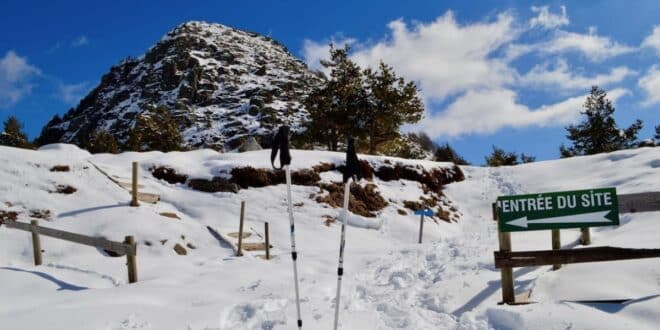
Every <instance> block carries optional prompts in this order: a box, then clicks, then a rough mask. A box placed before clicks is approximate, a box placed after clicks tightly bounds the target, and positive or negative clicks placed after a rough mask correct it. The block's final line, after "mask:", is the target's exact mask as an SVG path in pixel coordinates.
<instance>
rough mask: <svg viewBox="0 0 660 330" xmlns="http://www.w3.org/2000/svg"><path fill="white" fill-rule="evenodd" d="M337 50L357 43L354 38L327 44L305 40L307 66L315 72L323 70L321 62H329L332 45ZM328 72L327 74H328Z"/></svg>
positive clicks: (334, 40) (336, 40)
mask: <svg viewBox="0 0 660 330" xmlns="http://www.w3.org/2000/svg"><path fill="white" fill-rule="evenodd" d="M331 43H332V44H333V45H334V46H335V47H337V48H341V47H344V45H349V46H351V45H353V44H355V43H356V40H355V39H352V38H332V39H330V40H329V41H327V42H322V43H320V42H316V41H313V40H309V39H305V41H304V42H303V49H302V54H303V57H304V58H305V62H306V63H307V65H308V66H309V67H310V68H311V69H314V70H323V69H324V68H323V66H322V65H321V60H327V59H328V58H329V57H330V44H331ZM327 73H328V72H326V74H327Z"/></svg>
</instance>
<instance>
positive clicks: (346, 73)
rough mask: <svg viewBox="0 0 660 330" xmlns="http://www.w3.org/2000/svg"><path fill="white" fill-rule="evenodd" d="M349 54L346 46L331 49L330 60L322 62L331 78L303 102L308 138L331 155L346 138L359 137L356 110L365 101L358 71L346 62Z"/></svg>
mask: <svg viewBox="0 0 660 330" xmlns="http://www.w3.org/2000/svg"><path fill="white" fill-rule="evenodd" d="M349 50H350V49H349V47H348V45H346V46H344V48H341V49H338V48H334V46H333V45H332V44H331V45H330V60H328V61H325V60H323V61H321V65H323V67H325V68H327V69H330V77H328V81H327V83H326V84H324V85H323V86H321V87H319V88H317V89H315V90H313V91H312V92H311V94H310V96H309V97H308V98H307V99H306V101H305V105H306V108H307V110H308V112H309V114H310V122H309V124H308V127H307V128H308V130H309V131H310V135H311V136H312V137H313V138H314V139H316V140H317V141H319V142H321V143H324V144H326V145H327V147H328V149H329V150H332V151H336V150H337V147H338V144H339V141H343V140H344V139H345V138H346V135H356V133H358V131H357V128H358V127H357V126H356V123H357V120H358V109H359V107H360V102H361V100H363V99H364V92H363V87H362V75H361V70H360V67H359V66H358V65H357V64H355V63H354V62H353V61H351V60H350V59H349V58H348V53H349Z"/></svg>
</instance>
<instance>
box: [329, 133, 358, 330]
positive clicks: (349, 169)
mask: <svg viewBox="0 0 660 330" xmlns="http://www.w3.org/2000/svg"><path fill="white" fill-rule="evenodd" d="M351 178H352V179H353V181H356V178H357V180H360V179H361V178H362V173H361V171H360V165H359V161H358V159H357V155H356V154H355V146H354V140H353V139H352V138H349V139H348V148H347V149H346V169H345V170H344V208H343V210H342V213H343V214H342V218H343V219H342V223H341V240H340V243H339V267H337V296H336V298H335V323H334V329H335V330H337V326H338V325H339V305H340V303H339V301H340V298H341V279H342V276H344V247H345V246H346V224H347V223H348V202H349V199H350V193H351V184H350V179H351Z"/></svg>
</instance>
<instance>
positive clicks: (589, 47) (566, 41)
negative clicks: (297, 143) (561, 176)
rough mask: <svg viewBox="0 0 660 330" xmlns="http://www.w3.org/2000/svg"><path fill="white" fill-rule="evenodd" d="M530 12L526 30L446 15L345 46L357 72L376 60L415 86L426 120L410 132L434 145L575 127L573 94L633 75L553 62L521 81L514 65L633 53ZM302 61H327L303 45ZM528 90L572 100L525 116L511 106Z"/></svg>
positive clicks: (323, 51)
mask: <svg viewBox="0 0 660 330" xmlns="http://www.w3.org/2000/svg"><path fill="white" fill-rule="evenodd" d="M533 10H534V11H535V12H537V13H538V15H537V16H536V17H535V18H536V20H532V21H530V22H525V23H524V24H520V23H519V22H516V19H515V17H514V15H513V14H512V13H511V12H503V13H500V14H499V15H497V16H494V17H493V18H490V19H488V20H485V21H477V22H471V23H459V22H457V21H456V19H455V17H454V14H453V13H452V12H451V11H448V12H446V13H445V14H444V15H442V16H439V17H438V18H436V19H435V20H434V21H432V22H423V23H419V22H416V23H406V22H404V21H403V20H395V21H392V22H390V23H389V24H388V28H389V31H388V32H387V34H386V35H385V36H384V37H383V38H382V39H380V40H377V41H372V42H361V41H356V40H354V39H346V40H350V43H351V44H352V47H353V49H354V51H353V52H352V54H351V58H352V59H353V60H354V61H355V62H356V63H357V64H359V65H360V66H362V67H375V66H377V65H378V63H379V62H380V61H381V60H382V61H384V62H385V63H387V64H389V65H392V66H393V68H394V70H395V71H396V72H397V74H399V75H401V76H403V77H404V78H405V79H407V80H412V81H415V82H416V83H417V85H418V87H420V89H421V95H422V96H423V98H424V101H425V103H426V104H427V107H426V112H427V113H426V115H425V119H424V120H423V121H422V122H420V123H419V124H415V125H412V127H408V128H409V129H418V128H421V129H423V130H425V131H426V132H427V133H428V134H429V135H430V136H432V137H439V136H459V135H462V134H491V133H494V132H496V131H498V130H501V129H504V128H507V127H508V128H511V127H513V128H518V127H533V126H550V125H564V124H566V123H570V122H573V121H574V120H575V119H576V118H577V117H578V116H579V112H580V111H581V109H582V107H581V106H582V103H583V102H584V99H585V97H586V96H585V95H580V96H575V95H576V94H583V93H582V92H576V91H577V90H579V91H585V90H586V89H587V88H589V87H590V86H591V85H594V84H595V85H599V86H606V85H614V84H616V83H621V82H623V81H624V79H626V78H627V77H630V76H633V75H636V74H637V73H636V72H635V71H633V70H631V69H629V68H628V67H626V66H619V67H613V68H608V67H605V68H604V70H607V71H602V73H599V74H591V75H587V74H584V73H580V72H579V71H578V72H575V70H574V69H572V68H571V67H570V65H569V62H567V61H566V60H563V59H559V60H554V62H548V63H553V65H550V64H542V65H537V66H534V67H533V68H532V69H530V70H529V71H528V72H526V73H525V74H522V75H521V74H520V73H519V72H518V70H517V69H516V67H515V63H513V60H515V59H516V58H518V57H520V56H522V55H524V54H528V53H536V54H538V55H539V56H540V57H541V58H543V57H546V56H549V55H551V56H552V57H556V55H558V54H563V53H566V52H578V53H582V54H584V55H585V56H586V57H587V58H588V59H589V60H591V61H595V62H597V61H601V60H604V59H606V58H610V57H614V56H618V55H622V54H626V53H630V52H632V51H634V50H635V49H634V48H631V47H629V46H626V45H623V44H620V43H618V42H616V41H613V40H612V39H610V38H609V37H603V36H599V35H598V34H597V31H596V29H595V28H590V29H589V31H588V34H580V33H574V32H567V31H562V30H557V29H556V28H557V27H560V26H564V25H566V24H568V16H567V14H566V9H565V8H562V11H561V14H557V13H555V14H552V13H550V11H549V10H548V9H547V7H535V9H533ZM533 27H534V28H535V27H539V28H544V29H550V28H553V29H554V30H553V31H552V32H551V33H550V34H549V35H544V36H540V40H538V39H537V40H536V41H532V42H531V43H528V44H521V43H519V41H520V37H521V35H523V34H524V33H525V32H526V31H529V30H530V29H532V28H533ZM536 37H539V35H536ZM303 54H304V56H305V59H306V60H307V63H308V64H310V66H312V67H316V68H318V60H319V59H320V58H326V57H327V54H328V47H327V45H326V44H325V43H323V44H322V43H317V42H314V41H310V40H306V41H305V45H304V48H303ZM526 87H532V88H537V89H540V90H543V92H548V93H549V94H552V95H557V94H558V92H559V93H560V95H562V94H563V95H569V96H575V97H569V98H567V99H565V100H563V101H560V102H557V103H555V104H552V105H549V106H544V107H539V108H529V107H528V106H526V105H524V104H520V103H518V102H517V93H518V91H519V89H523V88H526ZM615 87H617V86H615V85H614V86H612V88H615ZM626 93H628V90H625V89H621V88H615V89H613V90H612V91H611V92H610V95H609V96H610V98H611V99H612V100H616V99H617V98H619V97H621V96H622V95H624V94H626ZM448 103H449V105H448V106H446V104H448ZM443 104H444V105H443ZM439 105H442V106H439Z"/></svg>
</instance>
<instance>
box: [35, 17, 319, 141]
mask: <svg viewBox="0 0 660 330" xmlns="http://www.w3.org/2000/svg"><path fill="white" fill-rule="evenodd" d="M321 81H322V77H321V76H320V75H319V74H318V73H315V72H312V71H311V70H309V69H308V68H307V66H306V64H305V63H304V62H302V61H301V60H299V59H297V58H295V57H294V56H293V55H292V54H291V53H290V52H289V51H288V50H287V49H286V47H284V46H283V45H282V44H280V43H278V42H277V41H275V40H273V39H271V38H269V37H266V36H263V35H259V34H256V33H251V32H246V31H241V30H237V29H234V28H230V27H227V26H224V25H220V24H209V23H205V22H188V23H184V24H181V25H179V26H177V27H176V28H174V29H173V30H172V31H170V32H168V33H167V34H166V35H165V36H164V37H163V38H162V39H161V40H160V41H159V42H158V43H157V44H156V45H155V46H153V47H152V48H150V49H149V50H148V51H147V52H146V54H144V55H143V56H141V57H139V58H137V59H135V58H127V59H124V60H122V61H121V62H120V63H119V64H117V65H115V66H113V67H112V68H111V69H110V72H108V73H107V74H105V75H104V76H103V77H102V78H101V82H100V84H99V85H98V86H97V87H96V88H94V89H93V90H92V91H91V92H90V93H89V94H88V95H87V96H86V97H85V98H83V99H82V100H81V101H80V103H79V104H78V106H77V107H76V108H73V109H71V110H69V111H68V112H67V113H66V114H65V115H64V116H63V117H61V118H60V117H59V116H55V117H54V118H53V119H52V120H51V121H50V122H48V124H46V126H45V127H44V128H43V130H42V132H41V135H40V136H39V137H38V139H37V141H38V143H39V144H48V143H54V142H66V143H74V144H78V145H81V146H84V144H85V141H87V140H88V139H89V137H90V135H91V134H92V133H93V132H95V131H98V130H105V131H107V132H109V133H110V134H112V135H113V136H114V137H115V138H116V139H117V141H118V142H119V143H120V144H123V143H125V142H126V141H127V140H128V136H129V131H130V129H131V128H132V127H133V126H134V125H135V120H136V117H137V116H138V115H140V114H149V113H150V112H153V111H154V110H155V109H156V108H157V107H160V106H163V105H164V106H166V107H167V109H168V110H169V111H170V113H171V114H172V117H173V118H174V119H175V121H176V123H177V125H178V127H179V129H180V132H181V134H182V136H183V143H184V147H189V148H213V149H216V150H219V151H229V150H233V149H235V148H237V147H238V146H240V145H241V144H242V143H243V142H244V141H246V140H247V138H248V137H250V136H254V137H255V138H256V139H257V141H258V142H259V143H261V144H262V145H265V146H267V145H268V144H269V143H270V135H271V132H272V130H273V128H275V127H276V126H277V125H279V124H280V123H282V122H284V121H286V122H288V124H290V125H291V126H292V127H293V129H294V130H300V127H301V124H302V122H303V121H304V120H305V118H306V117H307V115H308V114H307V112H306V111H305V109H304V106H303V105H302V104H301V102H302V100H303V99H304V97H305V96H306V95H307V94H308V93H309V91H310V90H311V89H312V88H313V87H314V86H315V85H317V84H319V83H321Z"/></svg>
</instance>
